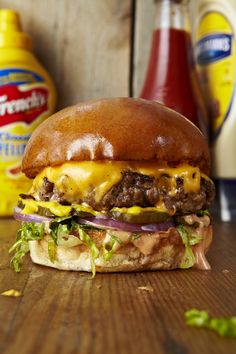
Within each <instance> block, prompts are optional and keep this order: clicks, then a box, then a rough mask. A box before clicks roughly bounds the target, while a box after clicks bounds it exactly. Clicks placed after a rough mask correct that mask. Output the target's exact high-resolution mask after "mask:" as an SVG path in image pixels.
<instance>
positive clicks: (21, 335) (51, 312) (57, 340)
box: [0, 220, 236, 354]
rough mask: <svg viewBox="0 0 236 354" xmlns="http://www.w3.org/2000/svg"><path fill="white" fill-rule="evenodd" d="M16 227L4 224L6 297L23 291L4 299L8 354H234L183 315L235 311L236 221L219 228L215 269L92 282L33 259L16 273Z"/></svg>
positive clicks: (2, 335)
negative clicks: (12, 248) (12, 251)
mask: <svg viewBox="0 0 236 354" xmlns="http://www.w3.org/2000/svg"><path fill="white" fill-rule="evenodd" d="M17 227H18V224H17V223H16V222H14V221H12V220H1V221H0V239H1V243H0V292H2V291H4V290H7V289H11V288H15V289H17V290H21V291H22V292H23V297H21V298H6V297H3V296H0V352H1V354H15V353H17V352H18V350H19V348H21V350H20V352H22V353H24V354H30V353H34V354H43V353H45V354H46V353H50V354H54V353H55V354H59V353H60V354H61V353H63V354H64V353H65V354H67V353H82V354H87V353H98V354H100V353H101V354H102V353H115V354H116V353H117V354H118V353H119V354H120V353H122V354H126V353H127V354H128V353H129V354H133V353H134V354H136V353H147V354H149V353H158V354H159V353H160V354H162V353H163V354H175V353H181V354H188V353H189V354H190V353H191V354H195V353H196V354H199V353H201V354H208V353H214V354H215V353H216V354H218V353H219V354H221V353H222V354H223V353H224V354H225V353H227V354H231V353H232V354H233V353H235V351H236V341H235V340H233V339H225V338H221V337H219V336H217V335H216V334H215V333H212V332H209V331H207V330H204V329H195V328H189V327H187V326H186V325H185V323H184V318H183V313H184V311H185V310H187V309H189V308H192V307H196V308H199V309H207V310H209V311H210V313H211V314H212V315H216V316H221V315H226V316H227V315H229V316H230V315H233V314H234V315H235V314H236V301H235V294H236V275H235V274H236V261H235V260H236V238H235V227H236V224H218V225H216V226H215V234H214V243H213V246H212V248H211V250H210V252H209V257H208V258H209V260H210V262H211V264H212V270H211V271H208V272H207V271H205V272H204V271H196V270H187V271H181V270H177V271H169V272H168V271H166V272H165V271H163V272H146V273H131V274H104V275H103V274H97V275H96V277H95V279H93V280H91V279H90V278H89V276H88V275H87V274H85V273H73V272H64V271H57V270H53V269H49V268H44V267H40V266H36V265H32V263H31V261H30V259H29V257H27V259H26V261H25V263H24V266H23V269H22V272H21V273H20V274H15V273H14V272H13V271H12V270H11V269H10V268H9V255H8V253H7V249H8V247H9V245H10V244H11V243H12V242H13V240H14V236H15V235H14V234H15V232H16V229H17ZM226 270H227V271H226ZM140 286H147V287H152V288H153V291H145V290H139V289H138V287H140Z"/></svg>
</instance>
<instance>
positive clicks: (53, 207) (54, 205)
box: [20, 199, 167, 217]
mask: <svg viewBox="0 0 236 354" xmlns="http://www.w3.org/2000/svg"><path fill="white" fill-rule="evenodd" d="M20 200H21V202H22V203H23V204H24V208H23V209H22V211H21V213H22V214H37V212H38V208H39V207H42V208H46V209H48V210H49V211H50V212H51V213H52V214H54V215H55V216H58V217H64V216H68V215H69V214H70V212H71V210H72V209H75V210H77V211H82V212H86V213H90V214H91V215H94V216H95V215H98V214H104V213H105V212H103V211H96V210H94V209H93V208H91V207H90V206H89V205H86V204H72V205H61V204H59V203H58V202H56V201H45V202H44V201H39V200H33V199H20ZM111 211H119V212H121V213H127V214H135V215H138V214H141V213H142V212H143V211H145V212H146V211H150V212H163V211H166V212H167V209H166V208H164V206H163V207H147V208H142V207H139V206H133V207H130V208H113V209H111Z"/></svg>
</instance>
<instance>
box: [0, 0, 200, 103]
mask: <svg viewBox="0 0 236 354" xmlns="http://www.w3.org/2000/svg"><path fill="white" fill-rule="evenodd" d="M192 3H193V1H192ZM0 8H11V9H14V10H17V11H19V13H20V15H21V20H22V25H23V28H24V30H25V31H26V32H28V33H29V34H30V35H31V36H32V38H33V44H34V52H35V54H36V56H37V57H38V59H39V60H40V61H41V63H42V64H43V65H44V67H45V68H47V69H48V71H49V72H50V74H51V75H52V77H53V79H54V82H55V83H56V87H57V91H58V94H59V99H58V106H57V108H58V109H59V108H61V107H65V106H67V105H70V104H73V103H76V102H79V101H82V100H87V99H90V98H100V97H115V96H129V95H133V96H135V97H138V96H139V93H140V90H141V86H142V83H143V80H144V75H145V72H146V67H147V60H148V56H149V50H150V44H151V34H152V30H153V27H154V17H155V11H156V0H122V1H120V0H24V1H22V0H11V1H9V0H0Z"/></svg>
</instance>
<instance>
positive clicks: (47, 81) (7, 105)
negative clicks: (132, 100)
mask: <svg viewBox="0 0 236 354" xmlns="http://www.w3.org/2000/svg"><path fill="white" fill-rule="evenodd" d="M55 103H56V91H55V87H54V84H53V82H52V80H51V78H50V76H49V74H48V73H47V72H46V70H45V69H44V68H43V67H42V66H41V64H40V63H39V62H38V60H37V59H36V58H35V56H34V55H33V53H32V41H31V37H30V36H29V35H28V34H26V33H24V32H22V29H21V23H20V17H19V15H18V13H17V12H15V11H13V10H8V9H1V10H0V217H1V216H10V215H12V214H13V208H14V206H15V205H16V203H17V199H18V195H19V193H26V192H27V191H28V190H29V188H30V185H31V182H30V180H28V179H27V178H26V177H25V176H23V174H22V173H21V170H20V166H21V160H22V156H23V153H24V149H25V146H26V144H27V141H28V139H29V137H30V135H31V133H32V132H33V130H34V129H35V128H36V127H37V126H38V125H39V124H40V123H41V122H42V121H43V120H44V119H46V118H47V117H48V116H49V115H51V114H52V113H53V111H54V108H55Z"/></svg>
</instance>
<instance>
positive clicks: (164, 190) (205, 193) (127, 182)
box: [39, 171, 215, 215]
mask: <svg viewBox="0 0 236 354" xmlns="http://www.w3.org/2000/svg"><path fill="white" fill-rule="evenodd" d="M163 177H164V178H163ZM165 179H166V180H165ZM167 181H168V176H167V175H166V176H162V179H161V180H158V181H155V178H154V177H151V176H146V175H142V174H139V173H137V172H130V171H126V172H124V173H123V176H122V179H121V181H120V182H119V183H118V184H116V185H114V186H113V187H112V188H111V189H110V190H109V191H108V192H107V193H106V194H105V195H104V196H103V198H102V200H101V201H100V202H99V203H96V202H95V199H94V193H93V192H91V194H89V195H88V197H87V198H86V200H75V201H73V202H74V203H81V202H86V203H88V204H89V205H90V206H91V207H93V208H94V209H95V210H110V209H112V208H113V207H119V208H121V207H131V206H134V205H137V206H140V207H152V206H155V205H156V204H157V203H158V201H160V200H163V201H164V203H165V206H166V208H167V209H168V210H170V211H173V212H174V211H176V214H179V215H182V214H188V213H192V212H196V211H197V210H200V209H205V208H207V207H208V206H209V205H210V203H211V202H212V201H213V199H214V196H215V187H214V183H213V182H212V181H211V180H210V179H206V178H204V177H201V184H200V191H199V192H197V193H194V192H189V193H185V191H184V181H183V179H182V178H180V177H177V179H176V193H175V194H174V195H172V194H170V193H169V192H170V189H169V188H170V187H169V186H168V183H165V182H167ZM39 198H40V200H43V201H49V200H56V201H58V202H59V203H61V204H64V205H65V204H70V203H69V202H70V201H68V200H66V199H65V197H64V195H63V193H61V192H60V191H59V190H58V189H57V188H56V187H55V185H54V184H53V183H52V182H50V181H49V180H48V179H47V178H46V177H44V181H43V184H42V186H41V189H40V191H39Z"/></svg>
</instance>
